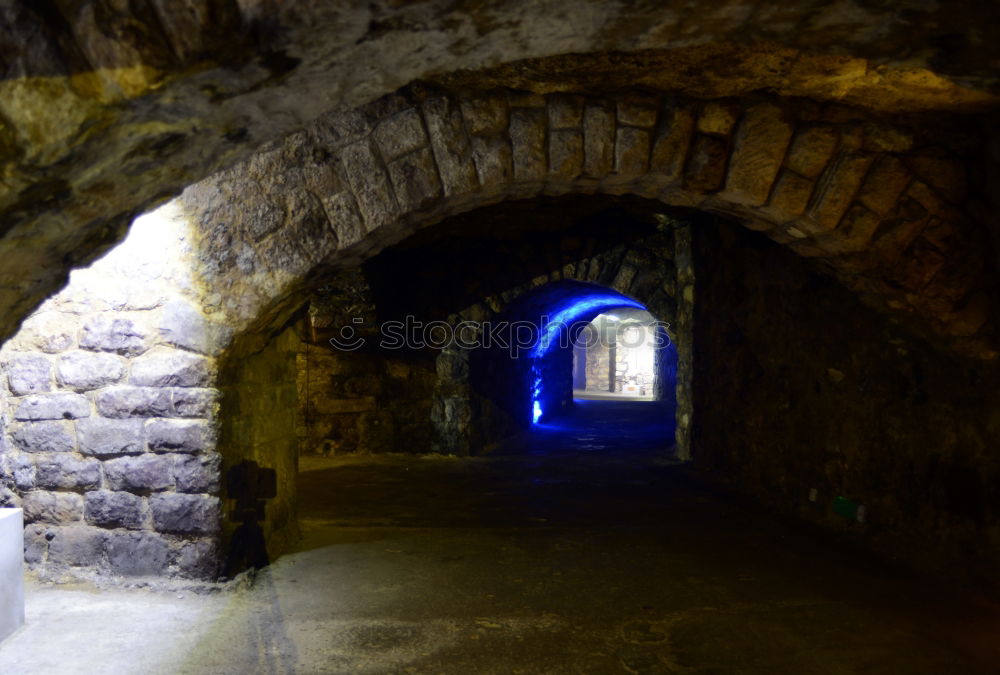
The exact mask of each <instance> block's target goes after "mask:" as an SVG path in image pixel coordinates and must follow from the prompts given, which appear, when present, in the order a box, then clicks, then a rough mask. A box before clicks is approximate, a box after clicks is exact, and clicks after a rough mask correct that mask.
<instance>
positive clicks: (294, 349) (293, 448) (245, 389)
mask: <svg viewBox="0 0 1000 675" xmlns="http://www.w3.org/2000/svg"><path fill="white" fill-rule="evenodd" d="M300 351H301V340H300V339H299V335H298V331H297V328H296V326H290V327H288V328H287V329H286V330H284V331H283V332H282V333H280V334H279V335H277V336H275V337H274V338H273V339H272V340H270V341H269V342H268V344H267V346H266V347H265V348H264V349H262V350H260V351H258V352H256V353H254V354H252V355H249V356H243V357H241V358H235V359H226V360H225V362H224V364H223V366H222V367H221V372H220V374H219V380H218V387H219V390H220V391H221V393H222V401H221V403H222V404H221V407H220V410H219V415H218V420H219V453H220V455H221V457H222V477H223V478H226V477H227V476H228V474H229V471H230V470H231V469H232V468H233V467H235V466H237V465H239V464H242V463H243V462H247V461H249V462H254V463H256V465H257V466H258V467H260V468H262V469H270V470H273V471H274V472H275V473H276V476H277V496H276V497H274V498H269V499H267V500H265V506H264V509H265V511H264V514H265V518H264V519H263V522H261V523H260V527H261V529H262V530H263V537H264V541H265V543H266V546H267V553H268V555H269V556H270V557H272V558H273V557H274V556H276V555H278V554H280V553H281V552H283V551H284V550H286V549H287V548H288V546H289V545H290V544H291V543H292V542H294V541H295V539H296V538H297V537H298V520H297V513H296V486H295V479H296V476H297V474H298V438H297V436H296V424H297V422H298V413H299V396H298V386H297V376H298V371H297V367H296V358H297V355H298V354H299V352H300ZM223 483H224V484H225V493H224V494H225V496H226V497H228V498H229V499H235V498H236V497H237V496H238V495H236V494H231V493H230V492H229V487H230V485H229V481H228V480H224V481H223ZM234 487H235V488H236V489H237V490H240V491H242V490H243V489H246V488H250V489H251V490H252V489H254V486H247V485H245V484H237V485H235V486H234ZM235 528H236V523H235V522H232V521H231V520H228V519H227V520H226V521H225V522H224V538H223V542H224V545H225V546H224V548H225V550H227V551H232V546H231V541H230V540H231V537H232V536H233V532H234V530H235ZM227 566H229V565H227ZM234 566H235V569H231V571H240V570H239V568H240V566H241V564H240V563H239V561H236V562H235V563H234ZM230 567H232V566H230Z"/></svg>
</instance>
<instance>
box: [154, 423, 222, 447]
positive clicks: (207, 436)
mask: <svg viewBox="0 0 1000 675" xmlns="http://www.w3.org/2000/svg"><path fill="white" fill-rule="evenodd" d="M146 441H147V443H148V444H149V449H150V450H156V451H166V452H187V453H195V452H202V451H203V450H206V449H209V448H210V447H211V445H212V444H213V439H212V434H211V428H210V427H209V426H208V424H207V423H206V422H203V421H201V420H164V419H154V420H149V421H148V422H147V423H146Z"/></svg>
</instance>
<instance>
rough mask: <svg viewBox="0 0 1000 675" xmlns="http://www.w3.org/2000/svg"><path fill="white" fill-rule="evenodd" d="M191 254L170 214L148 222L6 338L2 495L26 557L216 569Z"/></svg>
mask: <svg viewBox="0 0 1000 675" xmlns="http://www.w3.org/2000/svg"><path fill="white" fill-rule="evenodd" d="M189 263H190V258H189V255H188V251H187V250H186V244H185V239H184V238H183V237H181V236H179V234H178V230H177V229H176V228H175V227H171V225H170V223H169V220H168V219H167V218H166V217H165V216H164V214H160V215H159V216H156V217H147V218H146V219H143V220H140V221H138V222H137V223H136V225H135V227H134V228H133V231H132V233H131V235H130V237H129V239H128V240H126V242H124V243H123V244H122V245H121V246H120V247H119V248H118V249H116V250H115V251H114V252H113V253H112V254H109V255H108V256H106V257H105V258H103V259H102V260H100V261H98V262H97V263H95V264H94V265H93V266H91V267H90V268H88V269H85V270H79V271H77V272H75V273H74V274H73V277H72V279H71V281H70V284H69V285H68V286H67V288H66V289H64V290H63V291H62V292H60V293H59V294H57V295H56V296H54V297H53V298H51V299H49V300H48V301H46V302H45V304H43V305H42V306H41V307H40V308H39V310H38V311H37V312H36V313H35V314H34V315H32V316H31V317H30V318H29V319H28V320H27V321H26V322H25V324H24V326H23V327H22V329H21V331H20V332H19V333H18V334H17V335H16V336H15V337H14V338H12V339H11V340H9V341H8V342H7V343H6V344H4V346H3V348H2V350H0V363H2V365H0V373H2V388H0V394H2V400H0V426H2V436H3V440H2V441H0V500H2V501H5V502H8V503H13V504H15V505H20V506H22V507H23V508H24V515H25V522H26V523H27V528H26V532H25V558H26V561H27V562H28V564H29V565H30V566H31V567H32V568H34V569H36V570H39V571H42V572H43V573H46V574H48V575H50V576H59V575H60V574H61V573H63V572H66V571H68V570H71V569H72V568H85V569H88V570H98V571H105V572H111V573H113V574H120V575H130V576H134V575H156V576H165V575H179V576H185V577H199V578H211V577H213V576H214V574H215V571H216V561H217V551H218V548H217V546H218V532H219V516H220V501H219V498H218V491H219V473H218V472H219V455H218V453H217V451H216V431H215V420H216V410H217V399H218V392H217V390H216V389H215V388H214V379H215V369H216V365H215V361H214V359H213V358H212V357H211V355H210V354H211V351H212V345H211V340H210V339H209V337H208V336H207V335H206V334H205V333H204V331H203V326H202V324H201V323H200V322H195V321H193V320H191V319H192V317H196V316H200V311H199V310H197V309H195V306H194V305H192V304H191V299H190V297H189V296H190V291H191V279H190V271H189V270H188V269H187V268H186V265H187V264H189Z"/></svg>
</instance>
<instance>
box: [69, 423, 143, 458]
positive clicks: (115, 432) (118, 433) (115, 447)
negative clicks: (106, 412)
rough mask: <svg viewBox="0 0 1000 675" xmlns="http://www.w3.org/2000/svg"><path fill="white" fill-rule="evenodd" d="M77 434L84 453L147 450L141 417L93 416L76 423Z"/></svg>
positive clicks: (112, 453) (97, 453) (123, 453)
mask: <svg viewBox="0 0 1000 675" xmlns="http://www.w3.org/2000/svg"><path fill="white" fill-rule="evenodd" d="M76 436H77V441H78V442H79V445H80V452H81V453H82V454H84V455H96V456H107V455H127V454H137V453H141V452H145V450H146V440H145V438H144V434H143V421H142V420H141V419H105V418H103V417H91V418H90V419H85V420H80V421H79V422H77V423H76Z"/></svg>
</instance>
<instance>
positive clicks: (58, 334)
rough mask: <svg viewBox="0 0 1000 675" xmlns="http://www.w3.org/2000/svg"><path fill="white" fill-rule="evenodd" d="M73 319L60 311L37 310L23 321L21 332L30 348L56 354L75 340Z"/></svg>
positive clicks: (70, 345)
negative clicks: (37, 311) (36, 312)
mask: <svg viewBox="0 0 1000 675" xmlns="http://www.w3.org/2000/svg"><path fill="white" fill-rule="evenodd" d="M75 319H76V317H74V316H72V315H68V314H63V313H62V312H39V313H38V314H35V315H33V316H31V317H29V318H28V319H26V320H25V321H24V323H23V324H22V325H21V332H22V333H23V334H24V336H25V338H26V339H25V342H26V343H27V345H28V346H30V347H31V348H33V349H37V350H38V351H40V352H45V353H46V354H58V353H59V352H62V351H65V350H67V349H69V348H70V347H72V346H73V344H74V342H75V339H74V335H75V334H76V332H77V331H76V326H75V325H74V323H75Z"/></svg>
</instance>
